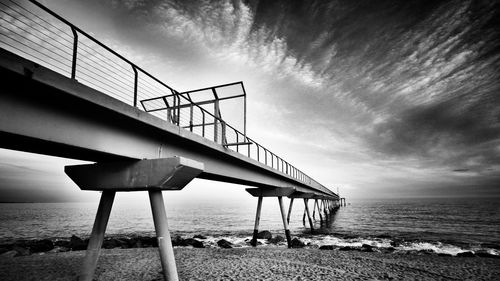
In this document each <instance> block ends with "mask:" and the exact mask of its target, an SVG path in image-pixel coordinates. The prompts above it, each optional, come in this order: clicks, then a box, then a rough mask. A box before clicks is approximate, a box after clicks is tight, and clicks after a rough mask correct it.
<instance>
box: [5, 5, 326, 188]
mask: <svg viewBox="0 0 500 281" xmlns="http://www.w3.org/2000/svg"><path fill="white" fill-rule="evenodd" d="M28 1H29V2H31V3H32V4H33V5H34V6H33V5H29V6H28V5H26V4H25V3H20V2H18V1H13V0H9V1H8V2H7V1H2V2H0V22H1V25H0V35H1V42H0V46H2V47H3V48H4V49H8V50H11V51H13V52H15V53H21V54H23V55H24V56H25V57H28V58H30V59H31V60H33V61H34V62H36V63H39V64H41V65H44V66H47V67H48V68H50V69H52V70H54V71H56V72H59V73H61V74H63V75H65V76H67V77H69V78H71V79H74V80H77V81H79V82H80V83H82V84H86V85H88V86H90V87H92V88H94V89H96V90H99V91H101V92H103V93H105V94H107V95H110V96H112V97H114V98H117V99H119V100H121V101H124V102H126V103H129V104H131V105H133V106H134V107H138V103H139V102H141V104H142V107H143V109H144V111H146V112H149V111H150V110H147V109H146V107H145V106H144V103H145V102H153V103H157V104H156V106H157V107H162V106H163V107H164V105H165V104H166V105H167V106H168V107H169V108H170V109H169V110H168V109H167V108H164V109H166V110H161V111H160V110H158V111H154V110H151V112H150V113H151V114H153V115H156V116H158V117H160V118H162V119H164V120H166V121H168V122H171V123H173V124H175V125H177V126H180V127H181V128H183V129H186V130H189V131H191V132H193V133H196V134H198V135H201V136H203V137H205V138H208V139H210V140H212V141H214V142H216V143H219V144H221V145H222V146H223V147H225V148H226V149H231V150H233V151H236V152H239V153H241V154H243V155H245V156H247V157H249V158H252V159H254V160H257V161H258V162H260V163H262V164H265V165H267V166H269V167H271V168H273V169H275V170H277V171H280V172H282V173H284V174H286V175H288V176H290V177H292V178H294V179H296V180H298V181H301V182H303V183H305V184H309V185H310V184H312V183H315V184H316V186H318V188H319V189H321V191H323V192H326V193H331V191H330V190H328V189H326V188H325V187H323V186H322V185H321V184H319V183H318V182H316V181H315V180H313V179H312V178H311V177H309V176H308V175H306V174H305V173H304V172H302V171H301V170H299V169H297V168H296V167H294V166H293V165H291V164H290V163H288V162H287V161H285V160H284V159H282V158H281V157H279V156H277V155H276V154H274V153H273V152H271V151H269V150H268V149H266V148H265V147H264V146H262V145H261V144H259V143H257V142H256V141H254V140H253V139H251V138H249V137H248V136H247V135H246V133H242V132H240V131H239V130H237V129H235V128H234V127H232V126H231V125H229V124H227V123H226V122H225V121H224V120H223V119H222V118H221V117H220V116H216V115H215V114H212V113H211V112H209V111H208V110H206V109H205V108H204V107H203V105H198V104H197V103H195V102H193V101H192V100H191V98H190V97H189V95H188V94H187V93H190V92H184V93H180V92H178V91H176V90H175V89H173V88H171V87H169V86H168V85H167V84H165V83H163V82H162V81H161V80H159V79H158V78H156V77H154V76H153V75H151V74H149V73H148V72H147V71H145V70H144V69H142V68H141V67H139V66H137V65H136V64H134V63H133V62H131V61H130V60H128V59H127V58H125V57H123V56H122V55H120V54H119V53H118V52H116V51H115V50H113V49H112V48H110V47H108V46H106V45H105V44H103V43H101V42H100V41H98V40H97V39H95V38H94V37H92V36H91V35H90V34H88V33H86V32H85V31H83V30H81V29H80V28H78V27H76V26H75V25H73V24H72V23H70V22H69V21H67V20H66V19H64V18H62V17H61V16H59V15H57V14H56V13H54V12H53V11H51V10H49V9H48V8H46V7H45V6H43V5H41V4H40V3H38V2H36V1H33V0H28ZM48 15H50V16H51V17H48ZM117 48H119V47H117ZM238 83H241V82H238ZM238 83H233V84H238ZM233 84H230V85H233ZM222 86H225V85H222ZM241 86H242V87H243V84H242V83H241ZM219 87H220V86H216V87H210V88H206V89H203V90H213V91H217V88H219ZM243 91H244V88H243ZM153 111H154V112H153Z"/></svg>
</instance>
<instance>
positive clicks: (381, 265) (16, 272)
mask: <svg viewBox="0 0 500 281" xmlns="http://www.w3.org/2000/svg"><path fill="white" fill-rule="evenodd" d="M83 255H84V251H74V252H64V253H43V254H33V255H30V256H19V257H2V258H0V280H4V281H7V280H75V279H76V276H77V273H78V270H79V267H80V263H81V261H82V259H83ZM175 256H176V261H177V269H178V272H179V278H180V280H499V279H498V278H499V276H500V259H498V258H482V257H472V258H468V257H447V256H436V255H413V254H398V253H377V252H373V253H367V252H359V251H350V252H343V251H338V250H319V249H285V248H270V247H266V248H233V249H220V248H205V249H194V248H176V249H175ZM95 280H148V281H152V280H163V279H162V275H161V265H160V260H159V254H158V249H157V248H142V249H141V248H138V249H110V250H106V249H103V250H102V252H101V257H100V259H99V262H98V268H97V271H96V276H95Z"/></svg>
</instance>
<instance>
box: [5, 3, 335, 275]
mask: <svg viewBox="0 0 500 281" xmlns="http://www.w3.org/2000/svg"><path fill="white" fill-rule="evenodd" d="M29 2H30V4H32V5H31V6H30V7H26V6H25V5H21V4H19V3H17V2H16V1H12V2H11V3H10V5H6V4H4V3H1V4H0V5H1V12H2V14H3V18H2V20H3V21H4V22H2V29H1V30H2V31H1V42H0V43H1V47H2V48H0V75H1V76H2V81H3V83H2V87H1V90H0V91H1V94H0V147H2V148H6V149H12V150H19V151H27V152H33V153H38V154H45V155H52V156H59V157H66V158H72V159H79V160H86V161H91V162H94V163H95V164H88V165H75V166H66V167H65V172H66V174H67V175H68V176H69V177H70V178H71V179H72V180H73V181H74V182H75V183H76V184H77V185H78V187H79V188H80V189H82V190H95V191H102V195H101V199H100V203H99V207H98V210H97V215H96V218H95V223H94V226H93V229H92V234H91V238H90V242H89V245H88V249H87V252H86V256H85V259H84V262H83V265H82V270H81V273H80V275H79V280H92V279H93V276H94V272H95V268H96V266H97V262H98V257H99V251H100V249H101V246H102V242H103V238H104V234H105V231H106V226H107V223H108V219H109V215H110V212H111V209H112V205H113V201H114V198H115V194H116V192H148V194H149V198H150V204H151V209H152V214H153V220H154V225H155V230H156V234H157V239H158V245H159V251H160V259H161V264H162V267H163V272H164V277H165V280H178V278H177V271H176V265H175V260H174V253H173V249H172V244H171V240H170V233H169V228H168V222H167V214H166V212H165V205H164V204H165V202H164V201H163V197H162V192H163V191H169V190H181V189H183V188H184V187H185V186H186V185H188V184H189V183H190V182H191V181H192V180H193V179H194V178H201V179H208V180H213V181H220V182H227V183H234V184H240V185H245V186H248V187H249V188H248V189H246V190H247V192H248V193H249V194H250V195H251V196H253V197H256V198H257V208H256V218H255V227H254V234H253V239H252V245H254V246H256V244H257V243H256V235H257V233H258V228H259V220H260V211H261V207H262V204H263V198H264V197H266V198H267V197H272V198H276V199H277V200H278V202H279V207H280V213H281V216H282V220H283V231H284V234H285V237H286V239H287V243H288V246H289V247H291V235H290V231H289V228H288V224H289V222H290V213H291V211H292V207H293V203H294V200H295V202H297V200H296V199H299V200H300V199H302V201H303V202H304V205H305V217H307V220H308V223H309V227H310V230H311V232H313V231H314V227H313V225H314V223H313V220H314V219H315V216H316V213H317V214H318V216H319V218H320V220H321V221H323V216H325V217H326V216H327V214H328V213H331V212H332V211H333V210H334V208H336V207H338V206H341V205H342V204H343V205H344V206H345V199H344V198H340V197H339V196H338V194H336V193H334V192H332V191H331V190H330V189H329V188H327V187H325V186H323V185H322V184H320V183H319V182H318V181H316V180H314V179H313V178H311V177H310V176H308V175H307V174H305V173H304V172H303V171H301V170H300V169H299V168H297V167H296V166H294V165H292V164H290V163H289V162H287V161H286V160H284V158H282V157H280V156H278V155H276V154H274V153H273V152H271V151H270V150H269V149H266V148H265V147H264V146H263V145H261V144H259V143H257V142H256V141H255V140H253V139H251V138H250V137H249V136H247V132H246V122H244V124H243V130H242V131H241V130H238V129H236V128H235V127H233V126H231V124H229V123H227V120H225V119H223V114H222V112H221V110H220V108H219V103H221V102H223V101H224V100H227V99H236V98H240V99H243V101H244V108H245V112H243V114H244V117H245V118H246V90H245V88H244V86H243V83H242V82H236V83H230V84H225V85H218V86H213V87H208V88H204V89H196V90H191V91H187V92H179V91H177V90H175V89H173V88H171V87H170V86H168V85H167V84H165V83H164V82H162V81H161V80H159V79H157V78H155V77H154V76H153V75H151V74H149V73H148V72H146V71H145V70H143V69H142V68H141V67H140V66H138V65H136V64H134V63H133V62H131V61H129V60H128V59H127V58H125V57H123V56H122V55H120V54H119V53H117V52H115V51H114V50H112V49H111V48H109V47H108V46H106V45H104V44H103V43H101V42H100V41H98V40H97V39H95V38H93V37H92V36H90V35H89V34H87V33H86V32H85V31H83V30H81V29H79V28H78V27H77V26H75V25H73V24H71V23H70V22H68V21H67V20H65V19H64V18H62V17H60V16H59V15H57V14H55V13H54V12H52V11H51V10H49V9H47V8H46V7H45V6H43V5H41V4H39V3H38V2H36V1H29ZM6 18H9V19H10V21H8V22H5V19H6ZM49 18H50V19H49ZM91 50H94V52H91ZM99 55H102V56H103V58H100V59H96V58H98V57H99ZM119 73H125V74H121V75H122V76H123V75H125V78H119V79H117V78H116V77H114V76H115V75H119ZM228 88H230V89H231V91H232V92H234V94H232V95H229V96H223V92H224V91H223V90H224V89H228ZM207 91H208V92H210V93H211V94H212V95H213V97H211V98H210V99H204V100H200V101H198V100H196V99H195V96H196V93H197V92H207ZM207 105H209V106H210V109H207ZM284 197H287V198H290V205H289V206H288V212H287V211H286V209H287V206H285V205H284V202H283V198H284ZM310 201H313V208H312V210H310V209H309V207H310V206H309V202H310Z"/></svg>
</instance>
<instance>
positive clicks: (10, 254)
mask: <svg viewBox="0 0 500 281" xmlns="http://www.w3.org/2000/svg"><path fill="white" fill-rule="evenodd" d="M17 255H18V253H17V251H15V250H10V251H7V252H5V253H2V254H0V257H2V258H9V259H10V258H13V257H16V256H17Z"/></svg>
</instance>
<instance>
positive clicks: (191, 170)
mask: <svg viewBox="0 0 500 281" xmlns="http://www.w3.org/2000/svg"><path fill="white" fill-rule="evenodd" d="M64 171H65V172H66V174H67V175H68V176H69V177H70V178H71V179H72V180H73V181H74V182H75V183H76V184H77V185H78V186H79V187H80V189H82V190H113V191H139V190H151V189H163V190H180V189H182V188H184V186H186V185H187V184H188V183H189V182H190V181H191V180H193V179H194V178H195V177H197V176H198V175H199V174H200V173H201V172H202V171H203V164H202V163H200V162H196V161H194V160H190V159H187V158H183V157H172V158H161V159H152V160H129V161H121V162H109V163H96V164H87V165H74V166H66V167H64Z"/></svg>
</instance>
